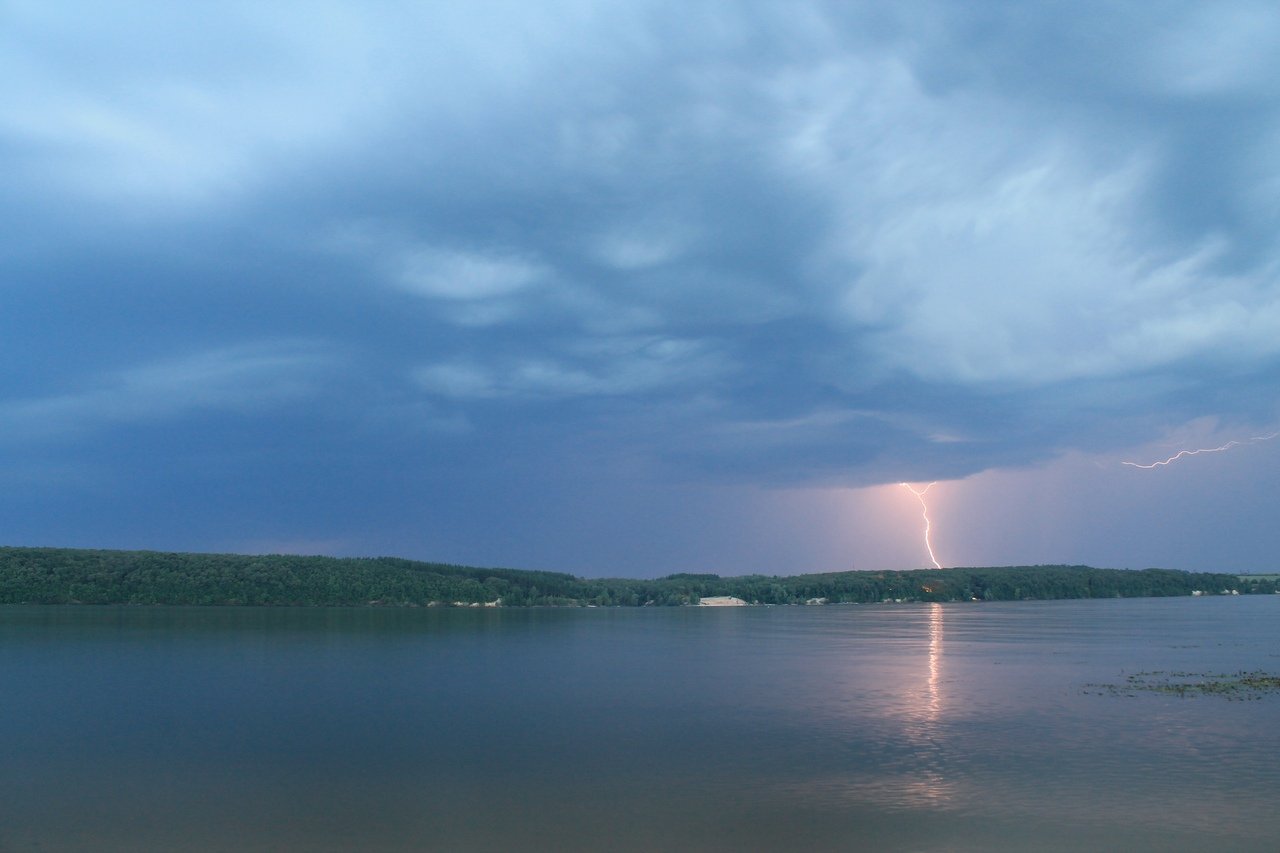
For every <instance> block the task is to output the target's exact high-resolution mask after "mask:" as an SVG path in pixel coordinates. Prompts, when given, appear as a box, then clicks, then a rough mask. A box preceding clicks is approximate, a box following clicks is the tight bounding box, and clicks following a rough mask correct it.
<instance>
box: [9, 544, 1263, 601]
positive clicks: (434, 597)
mask: <svg viewBox="0 0 1280 853" xmlns="http://www.w3.org/2000/svg"><path fill="white" fill-rule="evenodd" d="M1276 589H1277V576H1275V575H1264V576H1248V575H1245V576H1241V575H1233V574H1210V573H1189V572H1179V571H1171V570H1167V569H1145V570H1142V571H1128V570H1117V569H1093V568H1089V567H1087V566H1005V567H999V568H962V569H927V570H921V571H904V572H834V573H829V574H811V575H784V576H776V577H775V576H766V575H744V576H741V577H720V576H718V575H711V574H676V575H668V576H666V577H662V578H656V579H652V580H638V579H626V578H612V579H594V578H579V577H574V576H573V575H569V574H563V573H560V572H539V571H523V570H517V569H482V568H472V567H468V566H452V565H446V564H443V563H424V562H418V561H414V560H403V559H398V558H393V557H377V558H336V557H299V556H285V555H270V556H244V555H236V554H177V553H161V552H154V551H94V550H79V549H68V548H0V604H194V605H274V606H368V605H386V606H410V607H412V606H418V607H422V606H476V605H482V604H491V605H492V604H494V603H497V604H498V605H500V606H504V607H521V606H529V605H553V606H586V605H597V606H622V607H637V606H645V605H648V606H671V605H681V604H696V603H698V601H699V599H700V598H702V597H706V596H722V595H731V596H736V597H738V598H741V599H743V600H745V601H747V602H749V603H753V604H805V603H817V602H819V601H825V603H832V604H835V603H841V602H856V603H870V602H882V601H974V600H976V601H1016V600H1027V599H1057V598H1115V597H1126V598H1128V597H1141V596H1167V595H1190V594H1192V592H1193V591H1197V590H1198V591H1201V592H1203V593H1205V594H1222V593H1229V592H1231V591H1232V590H1238V591H1239V592H1240V593H1242V594H1250V593H1273V592H1275V591H1276Z"/></svg>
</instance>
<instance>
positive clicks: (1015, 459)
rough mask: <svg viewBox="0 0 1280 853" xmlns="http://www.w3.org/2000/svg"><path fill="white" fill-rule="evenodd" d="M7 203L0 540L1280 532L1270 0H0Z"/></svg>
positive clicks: (1203, 563) (771, 561) (1074, 552)
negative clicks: (921, 491)
mask: <svg viewBox="0 0 1280 853" xmlns="http://www.w3.org/2000/svg"><path fill="white" fill-rule="evenodd" d="M0 221H2V222H3V223H4V224H3V229H2V230H0V357H2V359H3V362H2V363H3V364H4V368H3V374H2V375H3V380H2V381H0V544H11V545H57V546H85V547H113V548H152V549H164V550H203V551H236V552H267V551H285V552H296V553H328V554H338V555H373V554H395V555H401V556H408V557H417V558H423V559H432V560H443V561H449V562H460V563H468V564H479V565H506V566H514V567H519V568H548V569H560V570H566V571H571V572H574V573H577V574H586V575H633V576H645V575H658V574H664V573H667V572H671V571H715V572H720V573H725V574H735V573H745V572H755V571H760V572H766V573H793V572H800V571H829V570H839V569H848V568H850V567H856V568H866V569H879V568H918V567H922V566H926V565H929V555H928V553H927V551H926V549H925V547H924V542H923V518H922V517H921V507H920V504H919V503H918V502H916V499H915V498H914V497H913V496H912V495H911V494H910V493H909V492H907V490H906V489H903V488H902V487H900V486H899V485H897V484H898V483H899V482H901V481H911V482H913V483H918V484H920V485H921V486H922V485H923V484H924V483H927V482H929V481H933V480H937V481H939V482H938V485H936V486H934V487H933V488H932V489H931V490H930V491H929V493H928V495H927V496H926V498H927V500H928V501H929V507H930V512H931V516H932V522H933V528H932V532H933V543H932V544H933V545H934V548H935V551H936V552H937V557H938V559H939V561H941V562H942V563H943V564H945V565H999V564H1013V563H1019V564H1023V563H1057V562H1070V563H1077V562H1079V563H1089V564H1092V565H1097V566H1115V567H1133V568H1141V567H1146V566H1166V567H1171V568H1185V569H1224V570H1240V571H1248V570H1276V567H1277V560H1276V559H1275V556H1274V555H1275V553H1276V551H1277V549H1278V548H1280V524H1277V522H1276V518H1277V510H1278V509H1280V498H1278V496H1277V494H1276V491H1275V484H1276V482H1277V476H1276V475H1277V473H1280V439H1277V440H1274V441H1273V440H1270V439H1268V438H1266V437H1267V436H1268V435H1270V434H1271V432H1272V431H1273V430H1274V429H1276V428H1277V424H1278V423H1280V405H1278V404H1280V385H1278V383H1280V265H1278V264H1280V239H1277V236H1278V226H1280V10H1278V9H1277V7H1276V6H1275V4H1273V3H1270V2H1257V3H1252V2H1215V3H1203V2H1185V3H1183V2H1151V3H1089V2H1070V3H1065V2H1064V3H1059V2H1043V3H1026V4H1009V3H1003V2H999V3H996V2H993V3H989V4H984V3H981V2H972V0H966V2H936V3H934V2H895V3H884V2H869V3H856V2H832V3H823V2H783V3H749V2H748V3H724V2H716V3H699V2H687V0H682V2H678V3H676V2H628V3H622V4H620V3H613V2H540V3H529V2H511V3H500V2H492V3H490V2H467V3H462V2H459V3H443V2H442V3H349V4H324V3H318V2H300V3H287V2H272V3H259V2H247V3H234V2H230V3H228V2H219V3H200V2H195V3H170V2H156V3H144V2H129V3H107V2H86V3H71V2H64V3H57V2H53V3H51V2H10V1H9V0H0ZM1228 442H1238V443H1237V444H1232V445H1231V446H1229V447H1228V448H1227V449H1225V450H1223V451H1221V452H1218V453H1202V454H1198V455H1194V456H1184V457H1182V458H1181V459H1179V460H1178V461H1176V462H1175V463H1172V464H1170V465H1167V466H1159V467H1155V468H1150V469H1143V468H1136V467H1134V466H1126V465H1123V464H1122V463H1123V462H1124V461H1136V462H1140V463H1144V464H1150V463H1152V462H1155V461H1158V460H1161V459H1165V458H1168V457H1169V456H1171V455H1173V454H1175V453H1177V452H1178V451H1179V450H1181V449H1199V448H1205V449H1208V448H1214V447H1219V446H1222V445H1224V444H1227V443H1228Z"/></svg>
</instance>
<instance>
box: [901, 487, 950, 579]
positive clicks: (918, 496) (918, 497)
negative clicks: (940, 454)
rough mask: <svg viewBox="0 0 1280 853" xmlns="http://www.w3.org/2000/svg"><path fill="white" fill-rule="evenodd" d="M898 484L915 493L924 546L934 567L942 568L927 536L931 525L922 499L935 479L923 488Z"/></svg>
mask: <svg viewBox="0 0 1280 853" xmlns="http://www.w3.org/2000/svg"><path fill="white" fill-rule="evenodd" d="M900 485H901V486H902V487H903V488H905V489H906V490H907V491H908V492H911V494H913V495H915V496H916V500H918V501H920V514H921V515H922V516H924V547H925V549H926V550H927V551H928V552H929V559H930V561H932V562H933V567H934V568H935V569H940V568H942V564H941V563H939V562H938V558H937V557H935V556H934V555H933V542H932V541H931V540H930V538H929V534H930V532H931V530H932V528H933V525H932V524H931V523H930V522H929V504H928V503H927V502H926V501H925V499H924V496H925V494H927V493H928V491H929V490H930V489H932V488H933V487H934V486H935V485H937V481H936V480H935V481H934V482H932V483H930V484H929V485H927V486H925V487H924V488H923V489H916V488H915V486H912V485H911V484H910V483H901V484H900Z"/></svg>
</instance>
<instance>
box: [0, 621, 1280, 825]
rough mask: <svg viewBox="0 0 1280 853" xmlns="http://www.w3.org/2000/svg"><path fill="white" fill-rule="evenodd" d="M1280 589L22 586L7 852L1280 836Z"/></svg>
mask: <svg viewBox="0 0 1280 853" xmlns="http://www.w3.org/2000/svg"><path fill="white" fill-rule="evenodd" d="M1278 611H1280V598H1277V597H1270V598H1266V599H1263V598H1256V599H1243V598H1241V599H1210V600H1203V599H1175V600H1142V601H1090V602H1048V603H1025V604H1000V605H994V604H955V605H949V604H930V605H900V606H869V607H825V608H824V607H811V608H738V609H728V608H726V609H723V610H711V609H698V608H688V609H677V610H629V611H624V610H581V611H577V610H575V611H569V610H526V611H482V612H477V611H443V612H441V611H433V612H429V611H377V610H351V611H343V610H330V611H299V610H275V611H273V610H251V609H246V610H198V609H169V608H156V609H123V608H121V609H115V608H77V609H72V608H62V609H51V608H0V684H3V685H4V687H5V701H4V703H3V704H0V851H9V850H21V849H31V848H35V847H36V846H37V845H40V846H41V848H42V849H45V850H165V849H175V848H180V849H187V850H253V849H262V850H268V849H307V850H350V849H370V850H379V849H385V850H421V849H442V850H443V849H451V850H466V849H521V850H574V849H579V850H593V849H602V848H605V847H608V848H610V849H614V850H630V849H634V850H646V849H659V848H661V849H687V850H735V849H753V850H771V849H777V850H784V849H811V850H824V849H830V850H857V849H874V850H1001V849H1004V850H1022V849H1058V850H1077V849H1089V848H1094V849H1102V848H1107V849H1116V848H1118V847H1124V848H1125V849H1132V850H1198V849H1205V848H1207V847H1217V848H1219V849H1231V850H1270V849H1272V847H1273V846H1274V845H1273V843H1272V842H1273V839H1274V838H1275V837H1277V836H1278V835H1280V818H1277V815H1276V811H1275V810H1274V809H1273V808H1272V800H1273V798H1274V795H1275V792H1276V791H1277V790H1280V770H1277V768H1276V767H1275V766H1274V765H1273V763H1272V761H1271V760H1270V759H1271V756H1272V755H1274V753H1275V750H1276V747H1277V746H1280V733H1278V732H1277V728H1276V726H1275V722H1274V721H1275V720H1276V719H1277V710H1276V709H1277V704H1276V703H1277V702H1280V697H1270V698H1269V699H1266V700H1263V701H1259V702H1236V703H1231V702H1224V701H1221V700H1213V699H1195V700H1182V699H1177V698H1174V697H1168V696H1154V695H1153V696H1140V697H1136V698H1114V697H1100V696H1092V695H1087V694H1086V693H1084V692H1083V690H1082V688H1083V686H1084V685H1086V684H1090V683H1098V682H1108V681H1110V682H1114V681H1119V680H1121V679H1122V678H1123V675H1124V674H1125V673H1126V672H1136V671H1143V670H1157V669H1164V670H1174V669H1181V670H1187V671H1228V672H1229V671H1236V670H1240V669H1269V670H1272V671H1276V670H1278V669H1280V662H1278V661H1280V658H1277V654H1278V653H1280V644H1277V642H1276V640H1277V639H1280V630H1278V628H1277V626H1278V625H1280V622H1278V621H1277V619H1276V618H1275V617H1276V616H1278V615H1280V612H1278Z"/></svg>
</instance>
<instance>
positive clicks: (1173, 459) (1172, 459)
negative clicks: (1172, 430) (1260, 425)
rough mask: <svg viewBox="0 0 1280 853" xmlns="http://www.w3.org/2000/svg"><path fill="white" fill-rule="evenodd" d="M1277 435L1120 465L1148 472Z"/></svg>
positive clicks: (1278, 431)
mask: <svg viewBox="0 0 1280 853" xmlns="http://www.w3.org/2000/svg"><path fill="white" fill-rule="evenodd" d="M1277 435H1280V430H1277V431H1276V432H1273V433H1269V434H1267V435H1255V436H1254V437H1253V438H1250V439H1246V440H1245V441H1235V440H1232V441H1228V442H1227V443H1226V444H1222V445H1219V446H1218V447H1201V448H1198V449H1196V450H1179V451H1178V452H1177V453H1175V454H1174V455H1172V456H1170V457H1169V458H1168V459H1162V460H1160V461H1159V462H1152V463H1151V464H1150V465H1143V464H1141V463H1138V462H1121V463H1120V464H1121V465H1129V466H1130V467H1133V468H1143V469H1145V470H1148V471H1149V470H1151V469H1152V468H1159V467H1161V466H1163V465H1169V464H1171V463H1173V462H1177V461H1178V460H1179V459H1182V458H1183V457H1185V456H1196V455H1197V454H1200V453H1221V452H1222V451H1224V450H1230V449H1231V448H1233V447H1240V446H1242V445H1245V444H1256V443H1258V442H1259V441H1270V440H1271V439H1273V438H1275V437H1276V436H1277Z"/></svg>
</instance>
